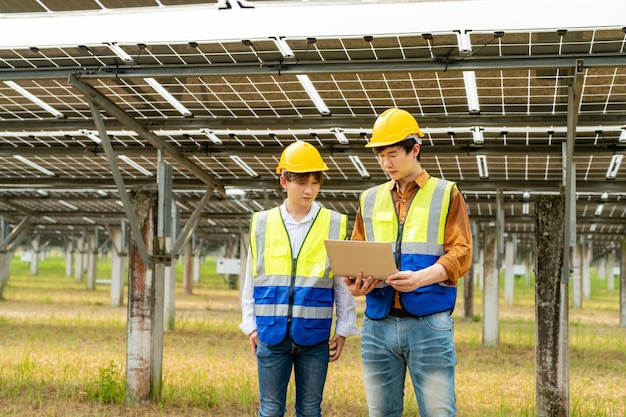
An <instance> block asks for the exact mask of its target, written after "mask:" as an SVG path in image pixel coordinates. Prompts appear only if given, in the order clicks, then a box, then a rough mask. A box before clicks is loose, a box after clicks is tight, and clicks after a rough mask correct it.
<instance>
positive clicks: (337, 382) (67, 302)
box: [0, 258, 626, 417]
mask: <svg viewBox="0 0 626 417" xmlns="http://www.w3.org/2000/svg"><path fill="white" fill-rule="evenodd" d="M40 271H41V272H40V274H39V275H38V276H36V277H30V276H29V273H28V270H27V268H26V267H25V266H24V265H23V264H21V263H20V262H19V258H16V260H14V262H13V265H12V270H11V278H10V281H9V284H8V286H7V288H6V289H5V292H4V294H5V298H6V299H5V300H4V301H1V302H0V335H1V336H0V417H1V416H16V417H30V416H37V417H39V416H69V417H78V416H127V417H148V416H182V417H192V416H207V415H210V416H215V417H226V416H229V417H231V416H254V415H256V407H257V405H258V392H257V390H258V387H257V380H256V365H255V360H254V357H253V355H252V354H251V353H250V349H249V346H248V341H247V338H246V337H245V336H244V335H243V334H241V333H240V331H239V330H238V328H237V324H238V323H239V319H240V312H239V306H238V293H237V291H234V290H229V289H228V286H227V284H226V283H225V282H223V281H222V279H221V278H219V277H216V276H215V274H214V271H215V267H214V264H213V263H212V262H207V264H205V267H204V273H203V278H202V282H201V283H200V284H197V285H196V286H195V288H194V294H193V295H184V294H182V292H178V293H177V294H176V306H177V313H176V329H175V330H174V331H170V332H167V333H166V334H165V336H164V357H163V396H162V397H163V398H162V402H161V403H160V404H156V405H155V404H142V405H137V406H132V407H131V406H125V405H123V401H122V400H121V399H122V398H123V386H124V366H125V348H126V345H125V343H126V328H125V325H126V314H127V312H126V308H125V307H123V308H113V307H110V306H109V293H108V290H109V289H108V287H105V286H98V288H97V289H96V291H87V290H85V285H84V284H76V283H74V279H73V278H66V277H64V276H62V275H61V274H62V271H64V267H63V265H62V261H61V260H60V259H53V258H49V259H47V260H45V261H43V262H42V263H41V270H40ZM98 273H99V276H100V277H105V276H107V274H108V270H107V266H106V265H99V272H98ZM600 286H604V287H606V285H605V283H602V282H600V281H594V292H593V294H592V300H590V301H586V302H585V304H584V308H583V309H581V310H572V311H571V312H570V323H571V326H570V368H571V370H570V399H571V401H570V403H571V415H572V416H581V417H582V416H595V417H602V416H612V417H613V416H614V417H618V416H619V417H622V416H624V415H626V404H625V401H626V400H625V399H626V384H624V375H626V353H625V352H626V329H623V328H620V327H619V322H618V317H619V316H618V315H619V304H618V291H615V292H614V293H608V292H606V291H605V290H601V289H599V288H600ZM180 288H182V286H181V285H179V289H180ZM181 291H182V290H181ZM532 291H533V289H532V287H531V288H527V287H525V286H524V285H523V283H521V282H520V283H518V286H517V287H516V304H515V306H512V307H506V306H503V305H501V306H500V318H501V321H500V343H499V345H498V347H497V348H494V349H485V348H483V347H482V344H481V332H482V323H481V322H479V321H464V320H462V319H461V318H460V316H459V314H460V312H461V311H462V308H461V306H459V307H458V308H457V310H456V312H455V323H456V324H455V326H456V330H455V340H456V343H457V353H458V358H459V364H458V368H457V395H458V408H459V413H458V415H459V416H460V417H479V416H480V417H482V416H507V417H509V416H534V415H535V411H534V404H535V396H534V392H535V382H534V372H535V370H534V368H535V364H534V321H533V320H534V307H533V302H534V301H533V293H532ZM476 293H477V295H476V301H475V303H476V306H475V312H476V313H477V315H480V313H481V306H480V298H481V297H480V294H479V291H478V290H476ZM359 311H361V312H362V311H363V303H362V300H360V301H359ZM292 385H293V384H292ZM291 388H293V387H291ZM120 390H122V392H121V394H120ZM289 401H290V404H292V403H293V390H291V391H290V393H289ZM323 407H324V413H325V416H327V417H329V416H342V417H343V416H366V415H367V407H366V404H365V395H364V391H363V387H362V380H361V368H360V358H359V340H358V338H351V339H349V340H348V342H347V344H346V349H345V350H344V353H343V355H342V357H341V359H340V360H339V361H338V362H336V363H333V364H331V366H330V371H329V377H328V382H327V385H326V391H325V400H324V404H323ZM405 410H406V412H405V415H407V416H417V415H418V412H417V407H416V404H415V400H414V396H413V394H412V390H411V389H410V382H409V383H408V384H407V390H406V408H405ZM288 415H289V416H292V415H293V412H292V411H290V412H289V413H288Z"/></svg>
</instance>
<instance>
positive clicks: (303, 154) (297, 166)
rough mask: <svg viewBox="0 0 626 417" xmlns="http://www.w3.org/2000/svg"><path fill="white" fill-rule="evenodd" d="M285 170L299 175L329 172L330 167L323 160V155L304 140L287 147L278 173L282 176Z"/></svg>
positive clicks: (281, 156) (277, 170)
mask: <svg viewBox="0 0 626 417" xmlns="http://www.w3.org/2000/svg"><path fill="white" fill-rule="evenodd" d="M283 169H286V170H287V171H289V172H298V173H302V172H318V171H327V170H328V166H327V165H326V163H325V162H324V161H323V160H322V155H320V153H319V152H318V150H317V149H315V147H314V146H313V145H311V144H310V143H308V142H304V141H302V140H297V141H295V142H293V143H292V144H290V145H289V146H287V147H286V148H285V150H283V153H282V154H281V155H280V161H279V162H278V166H277V167H276V173H277V174H280V173H281V172H282V171H283Z"/></svg>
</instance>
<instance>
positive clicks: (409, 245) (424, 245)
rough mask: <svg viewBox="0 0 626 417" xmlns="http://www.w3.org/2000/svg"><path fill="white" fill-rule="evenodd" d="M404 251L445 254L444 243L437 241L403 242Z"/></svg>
mask: <svg viewBox="0 0 626 417" xmlns="http://www.w3.org/2000/svg"><path fill="white" fill-rule="evenodd" d="M402 253H420V254H423V255H437V256H441V255H443V245H440V244H438V243H437V242H404V241H403V242H402Z"/></svg>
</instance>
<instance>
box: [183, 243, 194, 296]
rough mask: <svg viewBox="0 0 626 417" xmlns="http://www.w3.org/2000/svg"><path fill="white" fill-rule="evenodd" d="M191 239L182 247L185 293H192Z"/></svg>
mask: <svg viewBox="0 0 626 417" xmlns="http://www.w3.org/2000/svg"><path fill="white" fill-rule="evenodd" d="M191 240H192V239H189V241H188V242H187V243H186V244H185V247H184V249H183V288H184V291H185V294H193V279H192V270H193V265H192V262H191V261H192V259H191Z"/></svg>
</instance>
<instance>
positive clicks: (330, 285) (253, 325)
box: [239, 141, 360, 417]
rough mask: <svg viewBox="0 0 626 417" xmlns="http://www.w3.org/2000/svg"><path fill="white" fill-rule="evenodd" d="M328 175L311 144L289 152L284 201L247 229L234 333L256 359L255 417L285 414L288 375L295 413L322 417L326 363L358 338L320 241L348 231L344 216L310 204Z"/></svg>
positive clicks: (284, 160) (283, 169)
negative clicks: (245, 341) (257, 404)
mask: <svg viewBox="0 0 626 417" xmlns="http://www.w3.org/2000/svg"><path fill="white" fill-rule="evenodd" d="M326 170H328V167H327V166H326V164H325V163H324V161H323V160H322V157H321V155H320V154H319V152H318V151H317V149H315V147H314V146H313V145H311V144H309V143H307V142H303V141H296V142H294V143H292V144H290V145H289V146H287V147H286V148H285V150H284V151H283V153H282V155H281V158H280V162H279V164H278V168H277V169H276V173H277V174H280V185H281V186H282V188H283V189H284V190H285V191H286V192H287V199H286V200H285V202H284V203H283V204H281V205H280V206H278V207H275V208H272V209H270V210H265V211H261V212H258V213H254V215H253V216H252V220H251V223H250V256H248V268H247V270H248V272H247V274H246V281H245V284H244V288H243V293H242V322H241V324H240V325H239V327H240V329H241V330H242V331H243V332H244V333H245V334H247V335H248V336H249V339H250V345H251V347H252V351H253V352H254V353H255V354H256V357H257V365H258V377H259V389H260V398H261V404H260V407H259V416H260V417H269V416H272V417H274V416H275V417H278V416H282V415H284V414H285V411H286V396H287V385H288V384H289V380H290V377H291V373H292V370H293V372H294V374H295V383H296V403H295V409H296V410H295V415H296V416H298V417H319V416H321V403H322V395H323V391H324V384H325V382H326V374H327V370H328V363H329V362H333V361H335V360H337V359H339V356H340V355H341V351H342V350H343V346H344V343H345V338H346V337H348V336H352V335H356V334H359V333H360V330H359V329H358V328H357V327H356V305H355V301H354V298H353V297H352V296H351V295H350V293H349V291H348V288H347V287H346V286H345V285H344V283H343V281H342V277H333V275H332V273H331V271H330V266H329V263H328V260H327V255H326V249H325V247H324V240H325V239H345V238H346V233H347V216H346V215H345V214H340V213H337V212H335V211H332V210H328V209H325V208H322V207H320V206H319V204H317V203H316V202H315V198H316V197H317V194H318V193H319V191H320V187H321V185H322V182H323V179H324V176H323V171H326ZM333 307H336V315H337V323H336V327H335V334H334V335H333V336H332V337H331V326H332V322H333Z"/></svg>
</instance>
